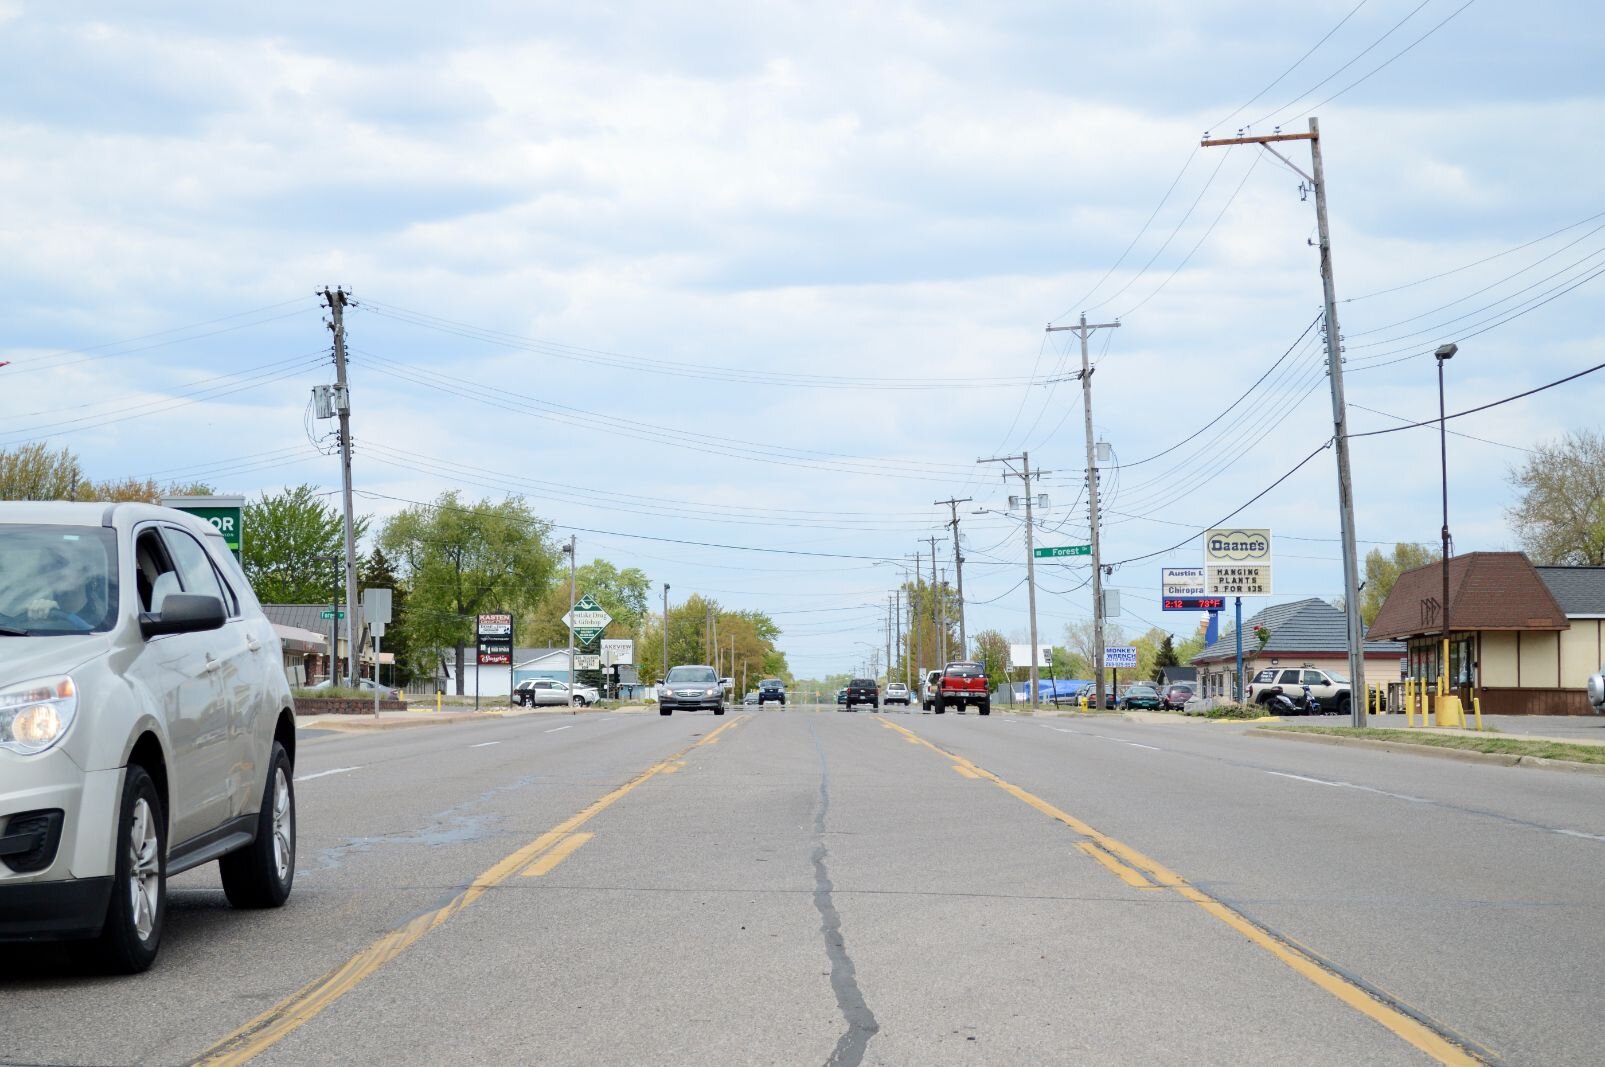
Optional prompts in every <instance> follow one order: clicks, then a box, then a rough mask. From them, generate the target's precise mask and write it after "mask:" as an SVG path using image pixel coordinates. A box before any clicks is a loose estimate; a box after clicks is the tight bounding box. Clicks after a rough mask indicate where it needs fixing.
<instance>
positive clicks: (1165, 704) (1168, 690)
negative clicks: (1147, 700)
mask: <svg viewBox="0 0 1605 1067" xmlns="http://www.w3.org/2000/svg"><path fill="white" fill-rule="evenodd" d="M1193 692H1194V689H1193V687H1192V686H1190V685H1188V684H1186V683H1185V682H1177V683H1175V684H1174V685H1167V686H1166V687H1165V688H1164V689H1163V690H1162V691H1161V692H1160V694H1159V706H1160V707H1162V708H1163V709H1165V710H1166V711H1180V710H1181V709H1182V708H1185V707H1186V706H1187V702H1188V701H1189V700H1191V699H1193Z"/></svg>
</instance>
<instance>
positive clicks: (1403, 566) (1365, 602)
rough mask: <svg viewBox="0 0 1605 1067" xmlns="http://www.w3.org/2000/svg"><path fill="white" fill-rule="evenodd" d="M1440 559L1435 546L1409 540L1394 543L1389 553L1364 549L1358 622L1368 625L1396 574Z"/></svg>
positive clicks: (1394, 582)
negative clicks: (1391, 551)
mask: <svg viewBox="0 0 1605 1067" xmlns="http://www.w3.org/2000/svg"><path fill="white" fill-rule="evenodd" d="M1440 558H1442V557H1441V554H1440V553H1439V552H1438V550H1437V549H1435V548H1428V547H1427V546H1426V545H1420V544H1416V543H1414V542H1411V541H1404V542H1400V543H1399V544H1396V545H1394V546H1393V554H1392V555H1391V556H1384V555H1383V554H1382V550H1381V549H1380V548H1373V549H1372V550H1371V551H1369V552H1367V553H1366V554H1365V588H1364V589H1361V590H1360V619H1361V621H1362V622H1364V623H1365V625H1366V626H1370V625H1371V623H1372V622H1373V621H1374V620H1375V619H1376V617H1377V612H1379V611H1381V610H1382V602H1383V601H1384V600H1386V599H1388V594H1389V593H1391V592H1392V591H1393V586H1394V585H1395V584H1396V583H1397V582H1398V580H1399V575H1401V574H1403V573H1404V572H1405V571H1409V570H1414V569H1415V568H1417V567H1425V566H1426V565H1427V564H1429V563H1436V562H1438V560H1439V559H1440Z"/></svg>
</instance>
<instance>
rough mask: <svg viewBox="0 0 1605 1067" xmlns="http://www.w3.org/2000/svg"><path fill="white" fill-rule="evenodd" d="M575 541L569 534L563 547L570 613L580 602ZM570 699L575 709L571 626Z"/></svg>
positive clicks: (571, 628) (571, 629) (569, 643)
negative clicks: (576, 585)
mask: <svg viewBox="0 0 1605 1067" xmlns="http://www.w3.org/2000/svg"><path fill="white" fill-rule="evenodd" d="M575 541H576V538H575V536H574V535H573V534H569V535H568V544H566V545H564V546H563V551H564V552H566V553H567V554H568V610H569V611H573V610H574V605H575V603H576V602H577V601H578V600H579V597H578V596H577V594H576V590H575V588H574V546H575ZM570 621H572V620H570ZM532 699H533V698H532ZM568 699H569V701H570V704H569V706H570V707H573V700H574V627H573V626H570V627H569V628H568Z"/></svg>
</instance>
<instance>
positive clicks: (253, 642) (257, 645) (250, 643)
mask: <svg viewBox="0 0 1605 1067" xmlns="http://www.w3.org/2000/svg"><path fill="white" fill-rule="evenodd" d="M245 647H246V648H248V649H250V650H251V651H252V652H260V651H262V642H260V641H258V640H257V639H256V638H254V637H247V638H246V639H245Z"/></svg>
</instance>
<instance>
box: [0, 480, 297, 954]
mask: <svg viewBox="0 0 1605 1067" xmlns="http://www.w3.org/2000/svg"><path fill="white" fill-rule="evenodd" d="M294 760H295V714H294V711H293V705H292V703H291V697H290V687H289V684H288V682H287V681H286V679H285V675H284V663H283V654H282V652H281V650H280V646H279V640H278V637H277V635H275V634H274V632H273V627H272V624H270V623H269V622H268V620H267V618H266V617H265V616H264V615H263V614H262V608H261V605H260V604H258V603H257V600H256V597H255V596H254V595H253V594H252V592H251V587H250V584H249V583H248V582H247V581H246V580H245V575H244V573H243V572H242V571H241V570H240V568H239V564H238V563H236V562H235V559H234V556H233V554H232V553H230V551H229V550H228V547H227V546H226V545H225V544H224V543H223V538H222V537H221V536H220V535H219V534H218V532H217V531H216V530H215V529H213V528H212V526H211V525H209V524H208V523H206V522H204V521H202V520H200V519H197V518H193V517H191V516H188V515H185V514H184V513H182V512H178V511H173V510H171V509H168V508H159V507H154V506H151V505H148V504H68V503H0V941H47V940H81V941H89V942H92V946H91V947H92V949H93V953H94V955H95V956H96V957H98V959H99V961H100V962H101V963H102V965H103V966H105V967H106V968H107V969H108V970H111V971H116V972H122V973H131V972H135V971H141V970H144V969H145V968H146V967H149V966H150V964H151V963H152V962H153V961H154V960H155V958H156V953H157V949H158V948H159V946H160V944H161V938H162V926H163V923H164V922H165V919H166V911H167V879H168V878H170V877H172V876H173V875H175V874H178V873H180V872H182V871H187V870H189V869H191V868H192V867H198V866H200V865H201V864H203V863H209V862H211V861H213V860H216V861H218V867H219V873H220V874H221V875H222V881H223V891H224V893H226V894H227V896H228V900H229V903H231V904H233V905H234V906H235V907H239V908H271V907H278V906H279V905H281V904H283V903H284V902H285V900H286V899H287V898H288V897H289V895H290V888H291V884H292V883H293V881H294V878H295V830H296V827H295V786H294V770H293V766H294Z"/></svg>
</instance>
